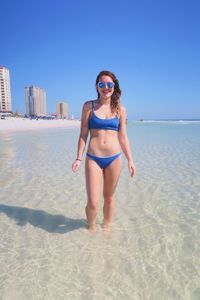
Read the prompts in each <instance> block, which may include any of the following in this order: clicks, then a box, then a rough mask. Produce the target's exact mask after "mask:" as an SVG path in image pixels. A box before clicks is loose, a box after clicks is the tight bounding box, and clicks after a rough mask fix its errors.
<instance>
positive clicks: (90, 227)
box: [87, 224, 97, 233]
mask: <svg viewBox="0 0 200 300" xmlns="http://www.w3.org/2000/svg"><path fill="white" fill-rule="evenodd" d="M87 229H88V230H89V232H91V233H95V232H96V231H97V226H96V224H88V225H87Z"/></svg>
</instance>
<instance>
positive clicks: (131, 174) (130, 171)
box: [128, 161, 136, 177]
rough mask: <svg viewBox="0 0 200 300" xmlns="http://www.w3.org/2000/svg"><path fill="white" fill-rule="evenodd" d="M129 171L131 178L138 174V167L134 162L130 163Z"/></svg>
mask: <svg viewBox="0 0 200 300" xmlns="http://www.w3.org/2000/svg"><path fill="white" fill-rule="evenodd" d="M128 170H129V174H130V176H131V177H133V176H134V175H135V174H136V167H135V165H134V163H133V162H132V161H130V162H128Z"/></svg>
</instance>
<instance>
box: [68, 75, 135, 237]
mask: <svg viewBox="0 0 200 300" xmlns="http://www.w3.org/2000/svg"><path fill="white" fill-rule="evenodd" d="M96 90H97V99H96V100H90V101H87V102H85V103H84V105H83V109H82V117H81V130H80V137H79V141H78V151H77V158H76V159H75V161H74V162H73V164H72V170H73V171H74V172H76V171H78V169H79V166H80V164H81V161H82V157H83V153H84V150H85V146H86V141H87V137H88V133H89V132H90V141H89V144H88V149H87V153H86V160H85V176H86V189H87V205H86V216H87V222H88V228H89V230H91V231H95V230H96V216H97V213H98V207H99V198H100V190H101V181H102V178H103V196H104V206H103V216H104V218H103V224H102V227H103V229H105V230H108V229H109V227H110V224H111V221H112V219H113V216H114V212H115V190H116V187H117V183H118V180H119V176H120V172H121V167H122V158H121V150H122V151H123V153H124V155H125V157H126V159H127V161H128V170H129V173H130V176H134V175H135V172H136V168H135V165H134V163H133V159H132V155H131V149H130V145H129V140H128V137H127V133H126V123H127V119H126V110H125V108H124V106H122V105H121V104H120V96H121V89H120V86H119V82H118V79H117V78H116V76H115V75H114V74H113V73H112V72H110V71H101V72H100V73H99V74H98V76H97V78H96Z"/></svg>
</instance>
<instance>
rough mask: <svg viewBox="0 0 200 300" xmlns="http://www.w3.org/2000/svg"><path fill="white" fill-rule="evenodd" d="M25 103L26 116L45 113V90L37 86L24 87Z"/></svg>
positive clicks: (43, 114)
mask: <svg viewBox="0 0 200 300" xmlns="http://www.w3.org/2000/svg"><path fill="white" fill-rule="evenodd" d="M25 105H26V114H27V115H28V116H32V115H34V116H45V115H46V92H45V90H44V89H41V88H39V87H37V86H33V85H32V86H29V87H25Z"/></svg>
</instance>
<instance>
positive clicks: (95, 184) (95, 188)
mask: <svg viewBox="0 0 200 300" xmlns="http://www.w3.org/2000/svg"><path fill="white" fill-rule="evenodd" d="M85 178H86V189H87V195H88V203H91V204H97V203H98V202H99V196H100V190H101V181H102V169H101V168H100V167H99V166H98V164H97V163H96V162H95V161H93V160H92V159H90V158H88V157H86V160H85Z"/></svg>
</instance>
